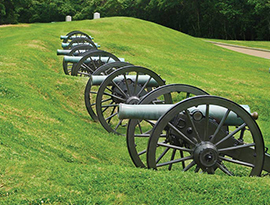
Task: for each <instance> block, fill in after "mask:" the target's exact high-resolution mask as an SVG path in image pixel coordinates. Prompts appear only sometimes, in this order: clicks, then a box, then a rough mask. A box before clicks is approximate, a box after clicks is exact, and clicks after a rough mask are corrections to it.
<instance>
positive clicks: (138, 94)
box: [137, 77, 152, 97]
mask: <svg viewBox="0 0 270 205" xmlns="http://www.w3.org/2000/svg"><path fill="white" fill-rule="evenodd" d="M151 79H152V77H150V78H149V79H148V80H147V81H146V82H145V83H144V85H143V86H142V88H141V90H140V91H139V92H138V93H137V97H140V95H141V93H142V91H143V90H144V89H145V88H146V86H147V85H148V83H149V82H150V80H151Z"/></svg>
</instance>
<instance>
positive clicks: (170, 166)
mask: <svg viewBox="0 0 270 205" xmlns="http://www.w3.org/2000/svg"><path fill="white" fill-rule="evenodd" d="M175 153H176V149H174V150H173V152H172V156H171V161H172V160H174V157H175ZM172 165H173V164H170V165H169V167H168V170H171V169H172Z"/></svg>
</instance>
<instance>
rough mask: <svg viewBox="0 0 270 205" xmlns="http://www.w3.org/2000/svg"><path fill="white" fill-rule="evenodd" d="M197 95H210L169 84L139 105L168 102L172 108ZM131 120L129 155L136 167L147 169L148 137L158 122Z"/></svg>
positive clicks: (146, 96)
mask: <svg viewBox="0 0 270 205" xmlns="http://www.w3.org/2000/svg"><path fill="white" fill-rule="evenodd" d="M196 95H208V93H207V92H206V91H204V90H202V89H200V88H197V87H195V86H191V85H186V84H169V85H164V86H160V87H158V88H156V89H155V90H152V91H151V92H149V93H147V94H146V95H145V96H143V97H142V99H141V100H140V101H139V102H138V104H139V105H143V104H153V105H160V104H164V103H165V102H166V103H167V104H170V105H168V106H169V107H171V106H172V104H175V103H177V102H179V101H182V100H183V99H186V98H190V97H193V96H196ZM121 114H123V113H121ZM155 114H158V113H155ZM158 117H159V114H158ZM129 119H130V120H129V122H128V128H127V133H126V139H127V148H128V151H129V155H130V157H131V159H132V161H133V163H134V165H135V166H136V167H146V158H145V154H146V147H147V143H148V139H147V137H148V138H149V137H150V132H151V129H152V125H153V124H155V123H156V120H153V119H152V120H150V119H144V120H142V119H141V120H138V119H131V116H129ZM142 136H143V137H142ZM135 145H136V146H135Z"/></svg>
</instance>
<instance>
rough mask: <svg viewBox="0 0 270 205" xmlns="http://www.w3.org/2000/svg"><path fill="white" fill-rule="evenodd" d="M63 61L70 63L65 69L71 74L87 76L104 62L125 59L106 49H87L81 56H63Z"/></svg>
mask: <svg viewBox="0 0 270 205" xmlns="http://www.w3.org/2000/svg"><path fill="white" fill-rule="evenodd" d="M63 61H64V62H65V63H68V64H72V65H69V67H68V70H67V72H68V73H70V74H71V75H73V76H77V75H80V76H89V75H90V74H92V73H93V72H94V71H95V70H96V69H98V68H99V67H100V66H102V65H104V64H106V63H110V62H118V61H125V60H124V59H123V58H118V57H116V56H115V55H113V54H112V53H109V52H107V51H103V50H89V51H87V52H85V53H83V55H82V56H64V60H63ZM70 67H71V68H70Z"/></svg>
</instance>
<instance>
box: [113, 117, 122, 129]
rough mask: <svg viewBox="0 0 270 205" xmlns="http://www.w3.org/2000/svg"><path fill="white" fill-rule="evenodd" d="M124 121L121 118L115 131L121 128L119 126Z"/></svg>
mask: <svg viewBox="0 0 270 205" xmlns="http://www.w3.org/2000/svg"><path fill="white" fill-rule="evenodd" d="M122 122H123V120H119V122H118V124H117V125H116V127H115V128H114V131H116V130H117V129H118V128H119V126H120V125H121V124H122Z"/></svg>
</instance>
